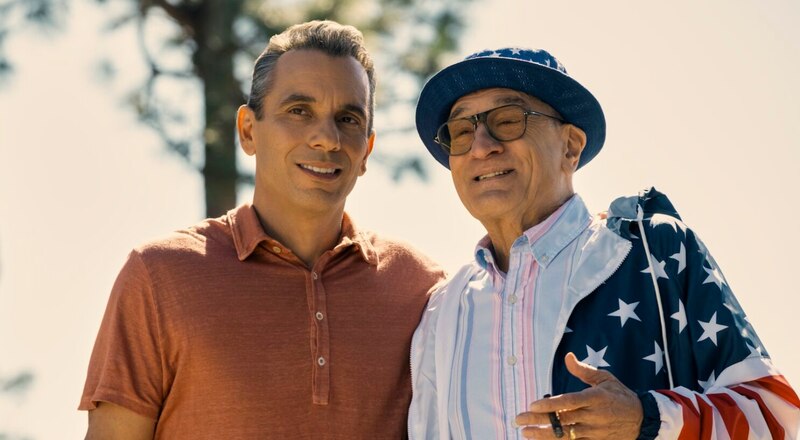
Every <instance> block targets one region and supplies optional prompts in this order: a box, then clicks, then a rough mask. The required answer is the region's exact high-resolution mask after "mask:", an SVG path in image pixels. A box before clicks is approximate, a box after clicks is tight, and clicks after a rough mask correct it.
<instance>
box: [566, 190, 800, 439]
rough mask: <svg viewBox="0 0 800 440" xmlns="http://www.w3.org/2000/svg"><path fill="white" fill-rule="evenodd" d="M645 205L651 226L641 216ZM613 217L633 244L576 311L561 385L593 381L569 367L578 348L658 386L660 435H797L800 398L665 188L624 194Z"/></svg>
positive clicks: (572, 387)
mask: <svg viewBox="0 0 800 440" xmlns="http://www.w3.org/2000/svg"><path fill="white" fill-rule="evenodd" d="M636 205H638V207H639V208H638V209H639V211H638V212H639V213H643V220H644V221H643V222H642V224H643V225H644V231H641V230H639V223H638V222H637V221H635V218H636V212H637V211H636ZM626 211H627V212H626ZM607 224H608V226H609V227H610V228H612V229H614V230H616V231H617V232H618V233H619V234H620V235H622V236H623V237H625V238H628V239H629V240H631V241H632V242H633V247H632V249H631V251H630V254H629V255H628V256H627V258H625V260H624V261H623V263H622V265H621V266H620V267H619V268H618V269H617V270H616V272H615V273H614V274H613V275H612V276H611V277H610V278H609V279H607V280H606V281H605V282H604V283H603V284H602V285H601V286H599V287H598V288H597V289H596V290H595V291H594V292H593V293H592V294H591V295H589V296H588V297H586V298H584V299H583V300H582V301H581V302H580V303H579V304H578V305H577V306H576V307H575V309H574V311H573V313H572V315H571V316H570V319H569V321H568V324H567V329H566V330H565V333H564V335H563V337H562V339H561V342H560V344H559V346H558V350H557V352H556V356H555V366H554V370H553V393H554V394H560V393H566V392H574V391H579V390H582V389H584V388H586V387H587V385H586V384H584V383H583V382H581V381H580V380H579V379H577V378H575V377H573V376H572V375H571V374H569V372H567V370H566V368H565V366H564V361H563V359H564V356H565V355H566V354H567V353H568V352H573V353H575V355H576V356H577V357H578V359H580V360H582V361H583V362H586V363H588V364H590V365H593V366H595V367H597V368H601V369H605V370H608V371H610V372H611V373H613V374H614V375H615V376H616V377H617V378H619V379H620V380H621V381H622V382H623V383H624V384H625V385H627V386H628V387H629V388H631V389H634V390H637V391H647V390H657V391H655V392H654V396H655V397H656V401H657V402H658V406H659V410H660V412H661V420H662V425H661V432H660V434H659V438H661V437H662V436H663V438H679V439H710V438H733V439H739V438H742V439H744V438H765V439H766V438H772V439H784V438H796V437H797V436H798V429H799V428H798V419H800V416H798V414H800V412H799V411H798V409H799V408H800V399H798V397H797V394H796V393H795V392H794V391H793V390H792V388H791V387H790V386H789V384H788V383H787V381H786V380H785V379H784V378H783V376H781V375H780V374H779V373H778V372H777V370H776V369H775V368H774V367H773V366H772V364H771V362H770V360H769V356H768V354H767V351H766V348H765V347H764V344H763V343H762V342H761V340H760V339H759V338H758V336H757V335H756V332H755V330H754V329H753V327H752V325H751V324H750V322H749V321H748V320H747V316H746V315H745V313H744V311H743V310H742V308H741V306H740V305H739V303H738V301H737V300H736V298H735V297H734V295H733V293H732V292H731V289H730V286H729V285H728V282H727V281H726V280H725V277H724V276H723V274H722V271H721V270H720V268H719V266H718V265H717V263H716V262H715V261H714V258H713V257H712V256H711V254H710V253H709V251H708V249H707V248H706V247H705V245H703V242H702V241H701V240H700V238H699V237H698V236H697V235H696V234H695V233H694V231H692V230H691V229H689V228H688V227H687V226H686V225H685V224H684V223H683V222H682V221H681V218H680V216H679V215H678V213H677V212H676V211H675V208H674V207H673V206H672V204H671V203H670V202H669V200H668V199H667V198H666V196H664V195H663V194H661V193H659V192H657V191H656V190H655V189H650V190H648V191H645V192H643V194H642V195H641V196H640V197H639V198H638V201H635V204H634V203H631V201H630V199H628V200H624V199H620V200H619V202H617V203H615V204H614V205H612V208H611V210H610V211H609V217H608V219H607ZM642 232H644V233H645V234H646V237H645V238H646V239H647V242H648V245H649V251H650V255H649V256H648V255H647V252H646V250H645V246H643V240H642V236H641V234H642ZM648 257H649V258H650V259H651V263H652V264H649V263H648V260H647V258H648ZM651 272H654V274H651ZM653 275H655V278H656V280H657V283H658V286H659V290H660V296H661V303H662V307H663V315H662V317H663V320H664V323H665V324H666V336H667V341H666V344H665V343H664V341H663V338H662V332H661V324H660V318H659V307H658V304H657V300H656V293H655V292H656V291H655V288H654V286H653V281H652V278H653ZM665 345H666V349H667V350H668V353H667V354H668V356H669V361H670V362H669V368H670V369H671V373H672V377H673V380H674V386H673V387H670V382H669V378H668V366H667V363H666V362H667V359H666V358H667V356H665V352H664V350H665ZM664 421H669V423H664ZM666 431H668V432H666Z"/></svg>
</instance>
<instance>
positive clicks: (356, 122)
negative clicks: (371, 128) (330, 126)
mask: <svg viewBox="0 0 800 440" xmlns="http://www.w3.org/2000/svg"><path fill="white" fill-rule="evenodd" d="M339 120H340V121H341V122H344V123H345V124H352V125H360V124H361V121H360V120H359V119H358V118H356V117H353V116H342V117H341V118H339Z"/></svg>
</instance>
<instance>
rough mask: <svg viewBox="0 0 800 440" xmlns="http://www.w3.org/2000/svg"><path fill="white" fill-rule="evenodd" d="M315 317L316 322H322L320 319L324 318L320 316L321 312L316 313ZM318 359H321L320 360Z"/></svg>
mask: <svg viewBox="0 0 800 440" xmlns="http://www.w3.org/2000/svg"><path fill="white" fill-rule="evenodd" d="M315 316H316V317H317V321H322V318H324V316H323V315H322V312H317V314H316V315H315ZM320 359H322V358H320Z"/></svg>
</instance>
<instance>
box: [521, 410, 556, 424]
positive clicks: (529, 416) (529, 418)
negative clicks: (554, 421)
mask: <svg viewBox="0 0 800 440" xmlns="http://www.w3.org/2000/svg"><path fill="white" fill-rule="evenodd" d="M549 414H550V413H534V412H524V413H519V414H517V417H516V418H514V422H515V423H516V424H517V426H527V425H550V415H549Z"/></svg>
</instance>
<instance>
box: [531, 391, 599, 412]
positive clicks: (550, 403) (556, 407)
mask: <svg viewBox="0 0 800 440" xmlns="http://www.w3.org/2000/svg"><path fill="white" fill-rule="evenodd" d="M595 394H597V392H596V391H595V390H594V389H593V388H587V389H585V390H583V391H578V392H576V393H567V394H560V395H558V396H553V397H548V398H545V399H540V400H537V401H534V402H533V403H531V404H530V405H529V406H528V411H530V412H535V413H549V412H553V411H571V410H575V409H579V408H584V407H586V406H589V405H591V404H592V403H593V402H594V400H595V399H596V398H595Z"/></svg>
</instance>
